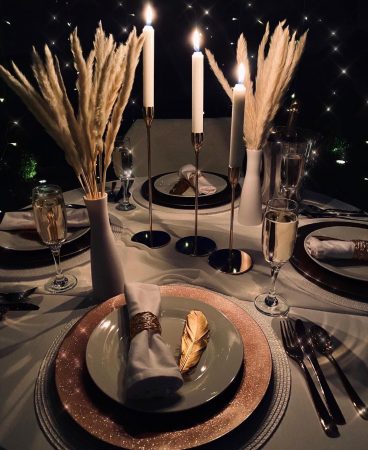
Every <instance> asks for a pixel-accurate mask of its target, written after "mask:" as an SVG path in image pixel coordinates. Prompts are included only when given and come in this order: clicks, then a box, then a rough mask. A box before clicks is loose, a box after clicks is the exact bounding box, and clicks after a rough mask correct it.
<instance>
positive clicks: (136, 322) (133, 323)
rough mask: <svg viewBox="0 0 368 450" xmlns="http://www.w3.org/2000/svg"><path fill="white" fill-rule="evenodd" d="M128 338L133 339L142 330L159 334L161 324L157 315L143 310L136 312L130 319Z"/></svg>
mask: <svg viewBox="0 0 368 450" xmlns="http://www.w3.org/2000/svg"><path fill="white" fill-rule="evenodd" d="M129 328H130V339H133V338H134V336H136V335H137V334H138V333H140V332H141V331H143V330H148V331H151V332H152V333H159V334H161V325H160V322H159V321H158V318H157V316H155V315H154V314H152V313H151V312H149V311H144V312H141V313H138V314H136V315H135V316H133V317H132V318H131V319H130V326H129Z"/></svg>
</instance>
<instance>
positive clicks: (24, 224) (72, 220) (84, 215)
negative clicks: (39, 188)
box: [0, 208, 89, 231]
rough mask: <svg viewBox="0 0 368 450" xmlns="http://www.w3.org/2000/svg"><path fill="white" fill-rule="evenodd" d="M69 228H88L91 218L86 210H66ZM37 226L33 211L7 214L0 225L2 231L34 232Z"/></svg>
mask: <svg viewBox="0 0 368 450" xmlns="http://www.w3.org/2000/svg"><path fill="white" fill-rule="evenodd" d="M66 218H67V226H68V227H70V228H77V227H88V226H89V218H88V212H87V209H86V208H81V209H79V208H78V209H73V208H67V209H66ZM33 229H36V224H35V221H34V217H33V212H32V211H12V212H7V213H5V215H4V218H3V220H2V222H1V224H0V230H1V231H12V230H33Z"/></svg>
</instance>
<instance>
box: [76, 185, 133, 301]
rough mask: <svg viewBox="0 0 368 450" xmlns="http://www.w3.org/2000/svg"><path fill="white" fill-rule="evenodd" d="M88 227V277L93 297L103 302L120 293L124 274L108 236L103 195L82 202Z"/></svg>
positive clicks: (107, 220)
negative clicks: (86, 213) (84, 206)
mask: <svg viewBox="0 0 368 450" xmlns="http://www.w3.org/2000/svg"><path fill="white" fill-rule="evenodd" d="M84 203H85V204H86V207H87V211H88V216H89V220H90V226H91V275H92V286H93V296H94V298H95V299H96V300H97V301H99V302H103V301H105V300H107V299H109V298H111V297H114V296H115V295H118V294H121V293H123V292H124V272H123V267H122V264H121V260H120V257H119V254H118V251H117V247H116V243H115V239H114V235H113V234H112V231H111V227H110V222H109V214H108V209H107V195H106V194H105V195H104V197H102V198H99V199H95V200H89V199H86V198H84Z"/></svg>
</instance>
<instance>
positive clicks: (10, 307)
mask: <svg viewBox="0 0 368 450" xmlns="http://www.w3.org/2000/svg"><path fill="white" fill-rule="evenodd" d="M38 309H40V307H39V306H37V305H34V304H33V303H0V311H37V310H38Z"/></svg>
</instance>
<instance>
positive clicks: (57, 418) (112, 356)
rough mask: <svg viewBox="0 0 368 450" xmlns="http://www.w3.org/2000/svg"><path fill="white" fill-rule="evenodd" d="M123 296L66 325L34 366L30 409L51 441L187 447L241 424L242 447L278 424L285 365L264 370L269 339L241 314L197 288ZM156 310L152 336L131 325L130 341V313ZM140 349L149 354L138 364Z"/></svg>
mask: <svg viewBox="0 0 368 450" xmlns="http://www.w3.org/2000/svg"><path fill="white" fill-rule="evenodd" d="M125 292H126V294H125V298H124V297H123V296H117V297H115V298H113V299H110V300H108V301H106V302H104V303H103V304H101V305H100V306H98V307H96V308H94V309H92V310H91V311H90V312H88V313H87V314H86V315H85V316H83V317H82V318H81V319H80V320H78V321H77V323H76V324H74V325H73V324H70V325H69V326H68V327H67V328H66V329H65V331H63V332H62V333H61V335H60V336H59V337H58V338H57V339H56V340H55V342H54V344H53V345H52V346H51V348H50V351H49V352H48V355H46V357H45V360H44V362H43V363H42V365H41V368H40V373H39V376H38V379H37V382H36V390H35V407H36V411H37V413H38V416H39V420H40V423H41V426H42V428H43V429H44V431H45V433H46V435H47V436H48V438H49V439H51V442H55V441H56V442H57V441H58V440H59V446H60V445H65V444H67V445H69V446H72V445H73V444H74V445H76V442H78V445H82V444H83V443H84V445H85V444H86V443H87V442H90V441H91V437H90V436H88V434H90V435H92V436H93V437H94V438H97V439H98V440H102V441H104V442H107V443H109V444H112V445H115V446H117V447H122V448H139V447H140V446H141V445H150V446H151V447H154V448H156V447H157V448H161V447H162V448H163V447H165V446H168V445H170V448H183V443H184V446H185V448H191V447H194V446H197V445H199V444H204V443H209V442H212V441H214V440H216V439H218V438H221V437H222V436H225V435H227V434H228V433H231V432H232V431H233V430H235V429H236V428H237V427H238V426H239V425H241V424H243V425H242V426H243V433H244V431H245V433H246V434H245V435H248V436H249V437H248V438H249V442H252V440H253V439H254V437H255V436H257V435H258V438H260V436H263V439H265V436H266V435H267V433H268V432H269V430H270V429H271V428H273V427H275V426H276V424H277V422H278V420H280V419H281V416H280V417H278V419H275V417H274V418H273V421H271V420H270V418H271V417H272V411H275V410H276V409H279V408H282V409H283V408H285V407H286V403H285V402H286V401H287V396H288V392H289V388H290V386H289V387H287V386H288V384H287V372H288V369H287V365H286V366H285V361H283V360H282V358H281V360H278V359H277V358H276V361H277V362H276V364H275V362H274V361H275V357H276V356H279V354H280V348H279V345H278V343H277V341H276V339H271V340H269V336H268V337H266V336H265V334H264V332H263V331H262V330H261V328H260V326H259V325H258V324H257V322H256V321H255V320H254V319H253V318H252V316H251V315H250V314H248V313H247V312H246V311H244V309H242V308H240V307H239V306H237V305H235V304H234V303H232V302H231V301H229V300H228V299H226V298H225V297H223V296H222V295H219V294H216V293H214V292H211V291H208V290H205V289H201V288H196V287H190V286H180V285H171V286H161V287H160V288H159V287H157V286H154V285H147V284H141V283H130V284H129V283H128V284H127V286H126V291H125ZM148 293H149V297H147V294H148ZM152 297H154V298H156V300H154V301H153V300H152ZM147 302H148V303H147ZM156 302H157V303H156ZM155 303H156V306H154V305H155ZM160 303H161V312H160V314H159V325H160V326H161V330H162V331H161V335H159V333H157V334H156V332H153V331H152V330H153V327H157V326H158V324H157V323H156V324H155V323H153V324H152V323H151V325H150V326H151V328H148V325H147V324H144V322H141V325H140V326H141V327H144V330H146V331H141V332H139V333H138V334H136V335H134V337H132V321H133V323H134V324H138V323H139V322H138V319H137V321H136V320H134V317H135V316H134V315H133V314H134V313H136V312H137V311H141V310H142V309H147V308H148V306H149V307H150V308H152V307H153V310H154V312H158V310H159V304H160ZM193 308H195V309H193ZM139 314H140V313H137V315H139ZM132 315H133V316H132ZM127 316H129V319H128V321H129V323H130V337H129V326H127V322H126V320H127ZM198 320H199V321H200V325H198V324H197V321H198ZM193 321H194V322H193ZM152 322H154V321H153V320H152ZM203 322H204V325H203ZM202 325H203V328H202ZM134 326H135V325H133V328H134ZM137 326H138V325H137ZM150 329H151V331H149V330H150ZM155 329H156V328H155ZM187 329H188V332H187V333H186V330H187ZM195 329H198V334H199V336H201V337H202V338H203V342H202V343H200V344H198V345H199V347H201V351H200V352H199V354H198V352H197V350H195V352H194V353H195V354H196V357H195V358H192V357H191V355H190V350H189V356H188V354H186V351H187V352H188V348H189V347H188V345H187V344H186V342H187V341H188V339H189V340H192V339H193V337H192V336H191V333H193V330H195ZM151 332H152V333H154V334H153V335H152V336H154V337H155V338H154V340H153V341H152V338H148V337H149V336H150V333H151ZM133 333H134V332H133ZM267 333H268V334H269V333H270V331H267ZM129 340H130V347H129V350H128V351H127V348H126V347H127V346H128V342H129ZM134 341H136V342H134ZM163 342H166V344H168V345H164V344H163ZM147 345H148V346H149V348H150V356H149V357H148V356H146V357H144V354H145V353H146V351H147V350H145V348H146V349H147ZM167 352H169V354H167ZM271 352H273V356H271ZM165 354H166V356H165ZM142 358H143V359H142ZM224 358H225V359H226V360H227V361H228V363H227V364H226V365H225V366H224V365H223V364H222V361H223V359H224ZM189 360H191V361H189ZM70 361H74V362H73V363H72V364H70ZM142 364H143V365H142ZM106 367H109V374H108V376H106ZM260 367H262V373H261V374H260V373H259V370H260ZM137 371H138V372H137ZM165 380H166V381H165ZM281 385H282V386H283V388H284V390H283V394H282V395H280V392H279V391H278V390H279V389H280V386H281ZM55 386H56V392H55ZM170 390H171V392H170ZM153 394H156V398H150V395H153ZM170 394H171V395H170ZM145 396H146V397H147V398H145ZM160 396H161V398H160ZM55 399H56V400H57V401H56V402H55ZM59 404H60V405H61V406H62V407H63V410H64V413H63V414H62V415H60V406H58V405H59ZM256 410H257V411H258V412H257V414H256V415H254V414H255V411H256ZM253 415H254V417H253ZM64 416H70V417H71V418H72V419H73V420H74V422H76V423H77V424H78V426H79V427H81V429H82V430H84V431H85V432H87V433H88V434H87V433H85V432H83V433H82V432H81V429H79V430H77V439H78V440H77V441H75V440H73V439H72V436H73V434H74V432H73V430H74V429H77V428H78V427H76V425H75V423H74V424H73V423H72V422H70V419H69V418H66V417H64ZM267 418H268V419H267ZM248 421H249V424H251V425H249V426H247V425H246V423H247V422H248ZM97 424H98V425H97ZM255 424H257V427H259V429H254V428H252V427H254V426H255ZM261 424H262V425H261ZM249 427H251V428H249ZM92 442H93V441H92ZM62 443H63V444H62ZM92 445H94V446H97V445H98V443H96V442H95V443H94V444H92ZM94 446H93V447H92V448H94ZM57 448H58V447H57Z"/></svg>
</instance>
